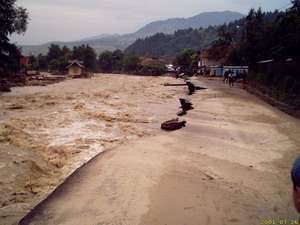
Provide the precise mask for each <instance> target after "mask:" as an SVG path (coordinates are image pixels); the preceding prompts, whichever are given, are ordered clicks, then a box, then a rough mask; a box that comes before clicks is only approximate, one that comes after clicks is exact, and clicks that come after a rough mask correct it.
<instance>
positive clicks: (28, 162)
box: [0, 74, 187, 224]
mask: <svg viewBox="0 0 300 225" xmlns="http://www.w3.org/2000/svg"><path fill="white" fill-rule="evenodd" d="M172 82H173V83H174V82H175V83H182V82H183V81H180V80H178V81H176V80H175V79H173V78H170V77H138V76H127V75H113V74H109V75H107V74H99V75H95V76H93V77H92V78H89V79H73V80H66V81H63V82H61V83H57V84H53V85H49V86H46V87H15V88H12V92H10V93H1V94H0V106H1V107H0V168H1V174H0V192H1V197H0V220H1V224H13V223H16V222H18V221H19V219H21V218H22V217H23V216H24V215H26V213H28V212H29V211H30V210H31V209H32V208H33V207H34V205H36V204H37V203H38V202H40V201H41V200H42V199H44V198H45V197H46V196H47V195H48V194H49V193H50V192H51V191H52V190H53V189H54V188H55V187H57V185H59V184H60V183H61V182H63V181H64V180H65V179H66V177H68V175H70V174H71V173H72V172H73V171H74V170H75V169H76V168H78V167H80V166H81V165H82V164H84V163H86V162H87V161H89V160H90V159H91V158H93V157H94V156H95V155H97V154H98V153H100V152H102V151H105V150H108V149H111V148H113V147H115V146H116V145H119V144H121V143H124V142H126V141H128V140H132V139H138V138H141V137H146V136H151V135H153V134H158V133H159V132H162V131H161V130H160V124H161V123H162V122H163V121H165V120H168V119H172V118H173V117H174V114H175V113H176V112H177V111H179V109H178V107H179V101H178V98H179V97H182V96H183V95H186V93H187V88H186V87H184V86H183V87H179V88H178V87H162V85H163V84H164V83H172Z"/></svg>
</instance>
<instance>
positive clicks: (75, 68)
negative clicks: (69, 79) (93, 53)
mask: <svg viewBox="0 0 300 225" xmlns="http://www.w3.org/2000/svg"><path fill="white" fill-rule="evenodd" d="M69 63H70V65H68V66H67V67H66V68H67V69H68V74H69V76H74V75H81V74H82V72H83V70H84V68H85V67H84V66H83V65H82V64H83V61H79V60H77V59H74V60H69Z"/></svg>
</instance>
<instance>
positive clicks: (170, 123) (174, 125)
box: [161, 118, 186, 130]
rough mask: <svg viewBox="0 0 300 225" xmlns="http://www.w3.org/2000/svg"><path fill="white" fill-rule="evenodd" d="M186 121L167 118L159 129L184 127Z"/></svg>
mask: <svg viewBox="0 0 300 225" xmlns="http://www.w3.org/2000/svg"><path fill="white" fill-rule="evenodd" d="M185 124H186V121H181V122H179V121H178V118H176V119H171V120H167V121H166V122H163V123H162V124H161V129H163V130H178V129H181V128H182V127H185Z"/></svg>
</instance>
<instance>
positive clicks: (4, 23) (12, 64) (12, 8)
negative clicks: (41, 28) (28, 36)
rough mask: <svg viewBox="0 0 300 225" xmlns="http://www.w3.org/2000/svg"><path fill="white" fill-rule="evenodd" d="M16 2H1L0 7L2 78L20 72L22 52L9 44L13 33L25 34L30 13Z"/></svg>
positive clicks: (7, 0) (0, 74)
mask: <svg viewBox="0 0 300 225" xmlns="http://www.w3.org/2000/svg"><path fill="white" fill-rule="evenodd" d="M15 2H16V0H5V1H3V0H2V1H1V7H0V76H6V75H8V74H10V73H16V72H17V71H18V70H19V67H20V66H19V64H20V63H19V62H20V58H21V53H20V50H19V49H18V48H17V47H16V45H15V44H11V43H9V36H10V35H11V34H13V33H17V34H22V33H25V31H26V29H27V24H28V20H29V18H28V13H27V11H26V9H25V8H23V7H19V6H17V5H16V4H15Z"/></svg>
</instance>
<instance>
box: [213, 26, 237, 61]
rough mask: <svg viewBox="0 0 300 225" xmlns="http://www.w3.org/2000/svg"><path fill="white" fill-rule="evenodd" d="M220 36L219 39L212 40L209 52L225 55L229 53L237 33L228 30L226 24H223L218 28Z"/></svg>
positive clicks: (218, 55)
mask: <svg viewBox="0 0 300 225" xmlns="http://www.w3.org/2000/svg"><path fill="white" fill-rule="evenodd" d="M218 37H219V39H218V40H216V41H213V42H212V46H211V47H210V49H209V52H210V53H211V54H212V55H214V56H217V57H225V56H227V55H228V53H229V51H230V50H231V49H232V47H233V45H234V43H235V34H234V33H232V32H229V31H226V27H225V26H221V27H220V28H219V29H218Z"/></svg>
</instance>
